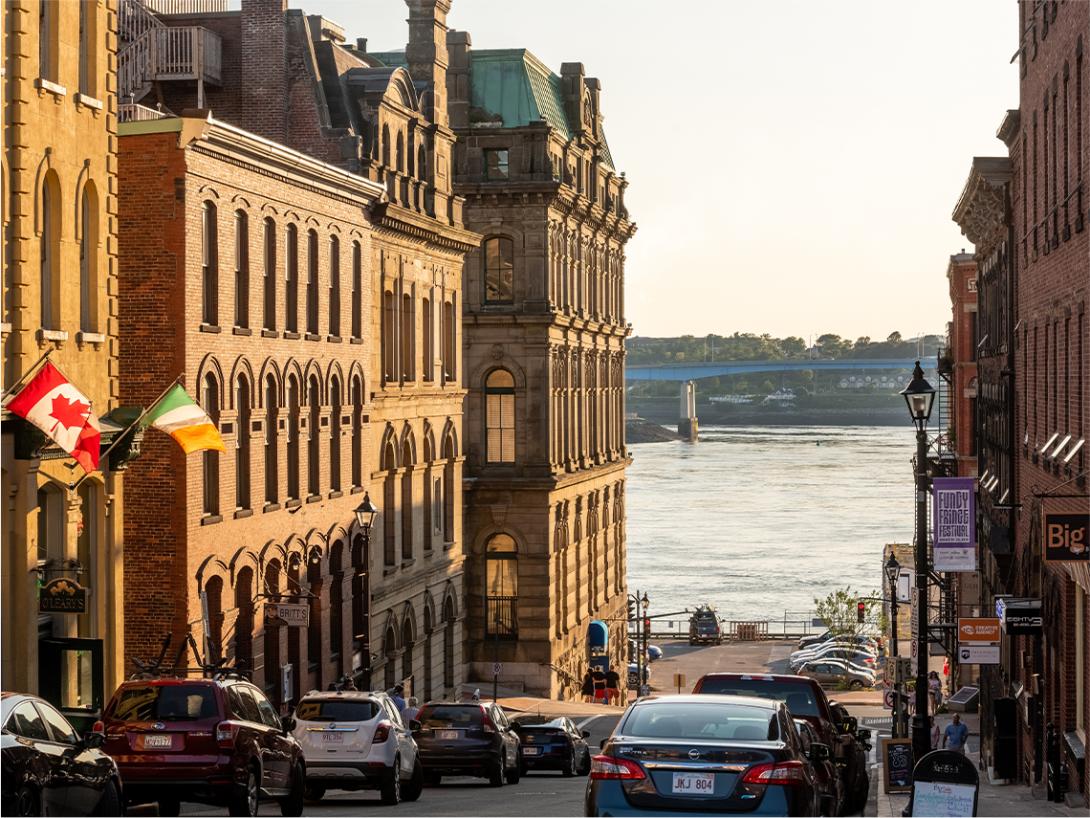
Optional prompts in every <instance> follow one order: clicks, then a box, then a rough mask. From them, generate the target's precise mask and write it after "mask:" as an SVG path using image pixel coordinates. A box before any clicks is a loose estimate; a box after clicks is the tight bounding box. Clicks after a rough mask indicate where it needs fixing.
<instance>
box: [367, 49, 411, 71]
mask: <svg viewBox="0 0 1090 818" xmlns="http://www.w3.org/2000/svg"><path fill="white" fill-rule="evenodd" d="M367 56H368V57H374V58H375V59H376V60H378V61H379V62H380V63H382V64H383V65H388V66H390V67H391V68H405V69H407V68H408V67H409V61H408V60H406V59H405V52H404V51H368V52H367Z"/></svg>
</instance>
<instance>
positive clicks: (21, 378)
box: [0, 347, 53, 400]
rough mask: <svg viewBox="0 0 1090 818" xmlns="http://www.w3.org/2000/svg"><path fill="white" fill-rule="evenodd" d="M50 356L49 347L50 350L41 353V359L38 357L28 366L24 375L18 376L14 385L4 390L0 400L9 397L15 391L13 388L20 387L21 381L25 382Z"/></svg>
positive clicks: (51, 350)
mask: <svg viewBox="0 0 1090 818" xmlns="http://www.w3.org/2000/svg"><path fill="white" fill-rule="evenodd" d="M52 354H53V347H50V348H49V349H47V350H46V351H45V352H43V353H42V355H41V357H40V358H38V360H36V361H35V362H34V363H32V364H31V365H30V368H29V369H28V370H27V371H26V372H24V373H23V374H22V375H20V376H19V380H17V381H16V382H15V383H13V384H12V385H11V386H9V387H8V388H7V389H5V390H4V394H3V396H2V397H0V400H2V399H4V398H7V397H8V395H10V394H11V393H12V390H13V389H15V388H16V387H17V386H19V385H20V384H21V383H22V382H23V381H25V380H26V379H27V378H29V377H30V373H31V372H33V371H34V370H35V369H37V368H38V366H39V365H40V364H41V363H42V362H43V361H44V360H45V359H46V358H48V357H49V356H50V355H52Z"/></svg>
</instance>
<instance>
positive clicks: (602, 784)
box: [585, 694, 821, 815]
mask: <svg viewBox="0 0 1090 818" xmlns="http://www.w3.org/2000/svg"><path fill="white" fill-rule="evenodd" d="M820 807H821V803H820V797H819V786H818V784H817V782H816V780H815V775H814V770H813V768H812V766H811V765H810V762H809V759H808V758H807V757H806V756H805V754H804V753H803V750H802V746H801V743H800V741H799V738H798V733H797V732H796V730H795V725H794V722H793V721H792V719H791V715H790V713H789V712H788V710H787V707H786V706H785V705H784V704H783V703H782V702H778V701H773V700H769V699H758V698H751V697H743V696H716V695H706V694H705V695H695V696H693V695H688V696H651V697H647V698H644V699H640V700H639V701H637V702H635V703H634V704H632V705H631V706H629V708H628V710H627V711H625V713H624V715H623V716H622V717H621V720H620V722H618V724H617V727H616V729H615V730H614V731H613V735H612V736H610V737H609V739H607V741H606V743H605V745H604V746H603V748H602V754H601V755H596V756H594V758H593V759H592V762H591V770H590V783H589V784H588V786H587V794H586V803H585V808H586V814H587V815H664V814H669V813H673V812H678V813H688V814H693V813H717V814H722V813H727V814H729V813H747V814H749V815H818V814H819V813H820Z"/></svg>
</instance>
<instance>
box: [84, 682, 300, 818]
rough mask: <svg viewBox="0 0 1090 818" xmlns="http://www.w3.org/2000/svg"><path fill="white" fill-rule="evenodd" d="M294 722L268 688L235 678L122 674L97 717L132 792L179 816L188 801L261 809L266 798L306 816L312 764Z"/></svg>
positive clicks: (137, 800) (235, 810) (133, 799)
mask: <svg viewBox="0 0 1090 818" xmlns="http://www.w3.org/2000/svg"><path fill="white" fill-rule="evenodd" d="M294 728H295V719H294V718H292V717H290V716H287V717H284V718H283V719H282V718H280V716H278V715H277V713H276V710H275V708H273V706H272V704H271V703H270V702H269V700H268V699H267V698H265V694H264V693H262V692H261V690H259V689H258V688H257V687H255V686H254V685H253V684H251V683H250V682H248V681H246V680H245V679H241V678H236V677H229V678H217V679H186V678H153V679H133V680H130V681H127V682H123V683H122V684H121V686H120V687H119V688H118V689H117V691H116V692H115V693H114V695H113V698H111V699H110V702H109V704H107V705H106V710H105V713H104V714H103V717H102V721H101V722H100V723H97V724H96V725H95V729H96V730H98V731H101V732H103V733H105V735H106V743H105V745H104V749H105V751H106V752H107V753H109V754H110V755H111V756H113V758H114V760H115V761H116V762H117V766H118V769H119V770H120V771H121V780H122V781H123V782H124V784H125V789H124V795H125V801H126V802H127V803H130V804H144V803H151V802H153V801H155V802H158V804H159V814H160V815H177V814H178V810H179V809H180V805H181V802H182V801H196V802H199V803H202V804H211V805H214V806H221V807H222V806H226V807H227V809H228V812H229V813H230V814H231V815H257V810H258V805H259V802H260V801H262V800H276V801H278V802H279V804H280V811H281V813H283V814H284V815H301V814H302V813H303V789H304V787H305V785H306V771H305V767H304V765H305V762H304V759H303V751H302V748H301V747H300V746H299V742H298V741H296V740H295V737H294V736H292V734H291V731H292V730H293V729H294Z"/></svg>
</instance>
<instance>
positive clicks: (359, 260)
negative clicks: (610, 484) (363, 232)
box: [352, 241, 363, 338]
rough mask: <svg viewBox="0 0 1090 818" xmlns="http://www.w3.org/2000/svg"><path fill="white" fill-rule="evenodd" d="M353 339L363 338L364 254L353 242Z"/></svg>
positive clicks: (358, 244) (356, 243)
mask: <svg viewBox="0 0 1090 818" xmlns="http://www.w3.org/2000/svg"><path fill="white" fill-rule="evenodd" d="M352 337H353V338H362V337H363V254H362V252H361V251H360V243H359V242H358V241H354V242H352Z"/></svg>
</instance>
